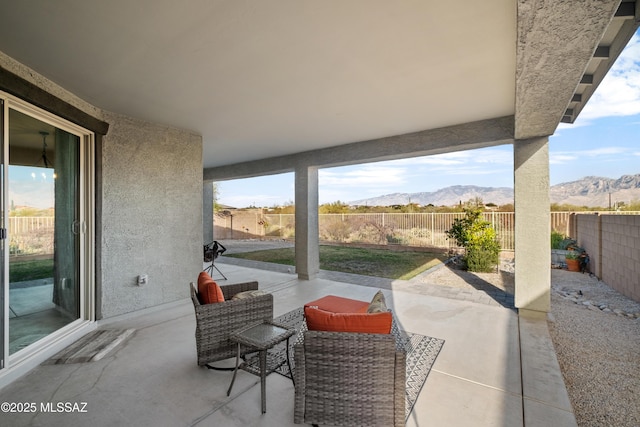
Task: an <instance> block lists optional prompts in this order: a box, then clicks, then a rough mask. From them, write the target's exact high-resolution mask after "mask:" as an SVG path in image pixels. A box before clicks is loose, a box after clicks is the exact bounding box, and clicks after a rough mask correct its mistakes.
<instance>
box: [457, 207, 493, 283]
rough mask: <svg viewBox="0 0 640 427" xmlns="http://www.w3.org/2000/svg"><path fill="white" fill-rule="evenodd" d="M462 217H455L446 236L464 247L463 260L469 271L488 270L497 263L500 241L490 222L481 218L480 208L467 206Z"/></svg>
mask: <svg viewBox="0 0 640 427" xmlns="http://www.w3.org/2000/svg"><path fill="white" fill-rule="evenodd" d="M464 212H465V216H464V217H463V218H456V219H455V220H454V221H453V224H452V226H451V228H450V229H449V230H447V231H446V234H447V237H448V238H452V239H454V240H455V242H456V244H457V245H458V246H461V247H463V248H464V249H465V256H464V261H465V262H466V264H467V269H468V270H469V271H478V272H489V271H493V269H494V267H495V266H496V265H497V264H498V260H499V256H500V243H499V242H498V239H497V238H496V232H495V230H494V229H493V227H492V226H491V223H490V222H488V221H484V220H483V219H482V218H481V215H482V210H480V209H479V208H467V209H465V210H464Z"/></svg>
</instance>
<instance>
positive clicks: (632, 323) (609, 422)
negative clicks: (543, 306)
mask: <svg viewBox="0 0 640 427" xmlns="http://www.w3.org/2000/svg"><path fill="white" fill-rule="evenodd" d="M551 281H552V293H551V313H550V314H549V332H550V333H551V339H552V340H553V344H554V346H555V349H556V353H557V356H558V362H559V363H560V369H561V370H562V375H563V376H564V380H565V384H566V386H567V391H568V393H569V397H570V399H571V403H572V405H573V410H574V412H575V415H576V421H577V422H578V425H579V426H580V427H587V426H589V427H590V426H594V427H595V426H598V427H600V426H629V427H637V426H640V319H639V317H640V304H639V303H637V302H635V301H633V300H631V299H629V298H627V297H625V296H623V295H621V294H620V293H618V292H616V291H615V290H613V289H612V288H610V287H609V286H608V285H606V284H605V283H604V282H602V281H599V280H598V279H597V278H595V277H590V276H589V275H586V274H581V273H572V272H568V271H563V270H552V277H551Z"/></svg>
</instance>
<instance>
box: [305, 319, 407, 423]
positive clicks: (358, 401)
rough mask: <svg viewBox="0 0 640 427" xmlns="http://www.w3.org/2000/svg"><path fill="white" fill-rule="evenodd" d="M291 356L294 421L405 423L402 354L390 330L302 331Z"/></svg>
mask: <svg viewBox="0 0 640 427" xmlns="http://www.w3.org/2000/svg"><path fill="white" fill-rule="evenodd" d="M294 357H295V366H296V368H295V406H294V422H295V423H296V424H300V423H308V424H314V425H315V424H327V425H344V426H362V425H379V426H404V425H405V375H406V373H405V364H406V354H405V353H404V352H402V351H398V350H396V339H395V337H394V336H393V335H383V334H366V333H348V332H320V331H307V332H305V333H304V340H303V342H301V343H298V344H296V345H295V346H294Z"/></svg>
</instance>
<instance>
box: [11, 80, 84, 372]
mask: <svg viewBox="0 0 640 427" xmlns="http://www.w3.org/2000/svg"><path fill="white" fill-rule="evenodd" d="M0 99H3V100H4V105H3V106H2V113H1V114H2V116H3V118H4V120H3V123H2V124H3V129H2V133H3V136H4V137H3V147H2V149H3V156H2V157H3V158H2V160H3V162H4V163H3V166H2V171H3V177H2V186H3V188H2V192H3V194H5V195H6V194H7V190H8V181H7V178H8V168H7V167H6V166H7V165H8V163H9V162H10V159H9V157H8V154H9V153H8V147H9V140H8V139H9V126H10V123H9V119H8V118H9V110H10V109H12V110H15V111H19V112H21V113H23V114H26V115H29V116H31V117H33V118H35V119H37V120H40V121H42V122H45V123H48V124H50V125H52V126H54V127H56V128H59V129H62V130H64V131H66V132H69V133H71V134H74V135H76V136H78V137H79V141H80V147H79V149H80V180H79V181H80V190H79V204H80V212H79V221H80V227H79V229H80V233H81V238H80V248H79V254H80V261H79V272H78V273H79V278H80V286H79V287H80V289H79V291H80V292H79V295H80V313H79V318H78V319H77V320H75V321H73V322H71V323H69V324H68V325H66V326H64V327H62V328H61V329H59V330H57V331H55V332H53V333H51V334H49V335H48V336H46V337H44V338H42V339H41V340H39V341H37V342H36V343H34V344H32V345H30V346H28V347H26V348H24V349H21V350H19V351H17V352H16V353H14V354H11V355H9V345H8V344H9V343H8V340H9V318H8V315H7V313H8V312H9V311H8V305H9V286H8V285H9V271H8V263H9V251H8V247H7V246H8V242H9V238H8V237H7V238H6V239H3V240H1V241H0V244H2V245H3V248H4V249H5V250H4V254H3V259H2V260H0V262H2V263H3V266H4V268H3V269H2V270H3V271H2V272H3V277H2V278H1V280H2V286H1V287H0V288H1V289H2V292H3V299H4V313H2V316H3V317H2V319H1V320H2V325H3V331H4V332H3V335H4V336H1V337H0V338H2V344H0V348H2V350H3V355H2V358H3V359H4V366H3V367H0V369H2V368H8V367H11V366H13V365H16V364H18V363H20V362H21V361H22V360H24V359H27V358H29V357H30V356H32V355H33V354H35V353H37V352H39V351H40V350H42V349H43V348H45V347H49V346H51V345H52V344H54V343H55V342H57V341H59V340H61V339H62V338H64V337H66V336H68V335H70V334H73V333H74V332H76V331H77V330H78V329H80V328H82V327H84V326H86V324H87V323H91V322H95V250H94V248H95V220H94V219H95V192H94V189H95V167H94V165H95V161H94V159H95V143H94V142H95V135H94V133H93V132H91V131H89V130H87V129H85V128H82V127H80V126H78V125H76V124H74V123H71V122H69V121H67V120H65V119H62V118H60V117H58V116H56V115H54V114H53V113H50V112H48V111H45V110H43V109H41V108H39V107H36V106H34V105H32V104H29V103H28V102H25V101H23V100H21V99H19V98H16V97H14V96H12V95H9V94H6V93H4V92H2V91H0ZM0 122H2V119H0ZM7 199H8V198H7V197H4V198H3V200H2V203H3V206H2V210H3V211H4V212H5V213H6V212H8V203H9V201H8V200H7ZM0 372H1V371H0Z"/></svg>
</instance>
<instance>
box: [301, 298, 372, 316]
mask: <svg viewBox="0 0 640 427" xmlns="http://www.w3.org/2000/svg"><path fill="white" fill-rule="evenodd" d="M304 306H305V307H317V308H319V309H320V310H325V311H330V312H332V313H366V312H367V308H369V303H368V302H366V301H358V300H355V299H351V298H345V297H337V296H335V295H327V296H324V297H322V298H320V299H317V300H315V301H311V302H308V303H306V304H305V305H304Z"/></svg>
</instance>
